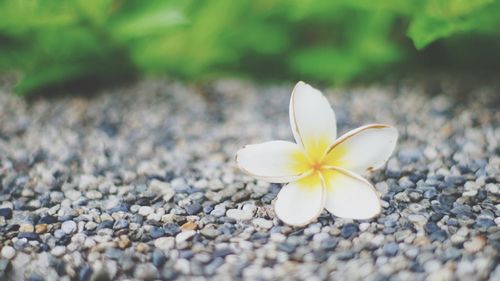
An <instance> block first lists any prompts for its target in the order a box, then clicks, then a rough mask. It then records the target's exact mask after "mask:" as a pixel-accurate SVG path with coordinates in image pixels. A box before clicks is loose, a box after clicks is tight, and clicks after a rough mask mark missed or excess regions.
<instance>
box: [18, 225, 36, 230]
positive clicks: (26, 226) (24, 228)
mask: <svg viewBox="0 0 500 281" xmlns="http://www.w3.org/2000/svg"><path fill="white" fill-rule="evenodd" d="M34 231H35V227H34V226H33V225H32V224H26V223H25V224H21V226H20V227H19V232H34Z"/></svg>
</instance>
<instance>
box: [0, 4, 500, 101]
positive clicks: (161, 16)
mask: <svg viewBox="0 0 500 281" xmlns="http://www.w3.org/2000/svg"><path fill="white" fill-rule="evenodd" d="M499 2H500V1H498V0H475V1H470V0H412V1H411V0H410V1H398V0H381V1H371V0H337V1H310V0H271V1H269V0H253V1H251V0H239V1H234V0H205V1H194V0H186V1H174V0H165V1H159V0H150V1H136V0H130V1H126V0H74V1H60V0H59V1H58V0H44V1H41V0H3V1H0V15H1V16H0V71H17V72H18V73H20V74H21V75H22V79H21V80H20V83H19V84H18V86H17V91H18V92H19V93H22V94H26V93H32V92H36V91H39V90H43V89H46V88H50V87H57V86H67V85H75V83H78V82H82V81H83V82H85V83H99V82H102V81H114V80H116V79H120V78H124V77H130V76H131V75H135V74H137V73H145V74H169V75H172V76H175V77H178V78H182V79H190V80H205V79H212V78H214V77H216V76H221V75H242V76H250V77H254V78H265V79H275V78H282V77H289V78H296V79H308V80H317V81H325V82H330V83H331V82H334V83H346V82H350V81H352V80H353V79H358V78H362V77H366V76H371V75H373V74H374V73H379V72H381V71H383V70H384V69H386V68H387V66H390V65H393V64H394V63H398V62H402V61H404V60H405V59H408V58H411V57H412V56H415V54H416V52H417V51H416V50H415V49H414V48H413V47H412V46H411V45H409V44H407V40H406V39H405V36H404V35H405V33H406V34H407V35H408V36H409V38H410V39H411V40H413V42H414V45H415V47H416V48H417V49H422V48H424V47H426V46H427V45H429V44H430V43H432V42H434V41H436V40H438V39H441V38H446V37H450V36H453V35H455V36H454V37H455V38H456V37H457V36H458V37H459V35H460V34H463V33H465V32H468V33H471V32H472V33H475V34H476V33H477V34H486V36H489V37H491V38H498V37H499V29H498V26H500V25H499V23H500V17H498V16H497V15H498V14H500V3H499ZM452 47H453V48H454V49H455V47H456V46H454V45H453V46H452Z"/></svg>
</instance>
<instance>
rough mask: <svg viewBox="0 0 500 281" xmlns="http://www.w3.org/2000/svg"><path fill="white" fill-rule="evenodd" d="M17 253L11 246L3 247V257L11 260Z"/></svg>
mask: <svg viewBox="0 0 500 281" xmlns="http://www.w3.org/2000/svg"><path fill="white" fill-rule="evenodd" d="M15 255H16V250H14V248H12V247H11V246H5V247H3V248H2V257H4V258H6V259H8V260H10V259H12V258H13V257H14V256H15Z"/></svg>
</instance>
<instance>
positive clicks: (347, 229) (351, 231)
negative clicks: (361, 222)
mask: <svg viewBox="0 0 500 281" xmlns="http://www.w3.org/2000/svg"><path fill="white" fill-rule="evenodd" d="M358 231H359V228H358V225H356V224H353V223H348V224H346V225H344V226H343V227H342V230H341V232H340V235H342V237H344V238H346V239H347V238H350V237H352V236H354V235H356V233H358Z"/></svg>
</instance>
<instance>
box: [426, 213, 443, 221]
mask: <svg viewBox="0 0 500 281" xmlns="http://www.w3.org/2000/svg"><path fill="white" fill-rule="evenodd" d="M443 217H444V214H442V213H433V214H432V215H431V217H430V218H429V219H430V220H431V221H433V222H438V221H440V220H441V219H442V218H443Z"/></svg>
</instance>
